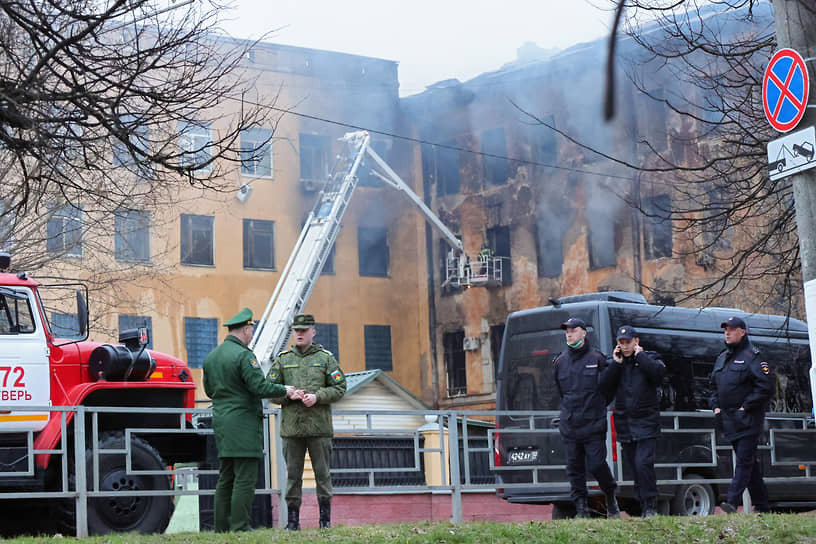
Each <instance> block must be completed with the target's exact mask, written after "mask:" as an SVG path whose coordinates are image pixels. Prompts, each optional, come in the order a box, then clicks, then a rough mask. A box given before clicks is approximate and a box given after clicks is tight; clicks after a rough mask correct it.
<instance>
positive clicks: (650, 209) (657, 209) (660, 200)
mask: <svg viewBox="0 0 816 544" xmlns="http://www.w3.org/2000/svg"><path fill="white" fill-rule="evenodd" d="M670 210H671V197H669V195H655V196H653V197H651V198H648V199H646V200H645V201H644V203H643V212H644V213H645V217H644V218H643V250H644V251H643V252H644V256H645V257H646V259H648V260H653V259H659V258H661V257H671V256H672V222H671V219H670V218H669V217H670V215H669V213H670Z"/></svg>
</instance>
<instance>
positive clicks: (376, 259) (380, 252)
mask: <svg viewBox="0 0 816 544" xmlns="http://www.w3.org/2000/svg"><path fill="white" fill-rule="evenodd" d="M357 254H358V258H359V269H360V275H361V276H387V275H388V229H384V228H379V227H360V228H358V229H357Z"/></svg>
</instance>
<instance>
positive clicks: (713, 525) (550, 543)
mask: <svg viewBox="0 0 816 544" xmlns="http://www.w3.org/2000/svg"><path fill="white" fill-rule="evenodd" d="M337 521H338V522H341V520H337ZM55 540H56V539H55V538H54V537H53V536H48V537H21V538H17V539H13V540H8V541H6V542H8V543H10V544H23V543H25V544H45V543H53V542H55ZM56 541H58V542H61V543H64V544H69V543H74V542H82V543H83V544H235V543H241V544H244V543H245V544H255V543H257V544H268V543H270V542H274V543H279V542H281V543H303V544H306V543H308V544H316V543H337V544H345V543H357V542H366V543H367V542H388V543H405V544H425V543H444V544H482V543H518V544H533V543H547V544H576V543H583V542H590V543H598V544H652V543H664V542H665V543H677V544H697V543H701V544H709V543H717V544H731V543H734V544H742V543H746V544H747V543H768V544H791V543H804V544H816V515H813V514H799V515H796V514H773V515H762V516H758V515H744V514H736V515H731V516H726V515H717V516H710V517H707V518H681V517H664V516H658V517H657V518H652V519H649V520H643V519H640V518H635V519H619V520H605V519H589V520H559V521H536V522H529V523H492V522H469V523H460V524H452V523H426V522H423V523H415V524H408V523H403V524H399V525H369V526H364V527H344V526H342V525H340V526H337V527H334V528H332V529H330V530H328V531H321V530H319V529H305V530H303V531H299V532H297V533H289V532H286V531H282V530H280V529H264V530H258V531H253V532H250V533H232V534H215V533H194V532H182V533H175V534H165V535H136V534H120V535H111V536H104V537H93V538H87V539H76V538H69V537H62V538H59V539H58V540H56Z"/></svg>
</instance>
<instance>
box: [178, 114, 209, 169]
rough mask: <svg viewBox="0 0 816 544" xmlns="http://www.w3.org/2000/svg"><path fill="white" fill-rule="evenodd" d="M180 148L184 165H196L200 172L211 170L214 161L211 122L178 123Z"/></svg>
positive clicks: (180, 159)
mask: <svg viewBox="0 0 816 544" xmlns="http://www.w3.org/2000/svg"><path fill="white" fill-rule="evenodd" d="M178 131H179V150H180V152H181V157H180V158H179V163H180V164H181V165H182V166H196V167H197V170H198V171H200V172H211V171H212V163H210V162H209V161H210V160H211V159H212V147H213V141H212V128H211V126H210V124H209V123H188V122H181V123H179V124H178Z"/></svg>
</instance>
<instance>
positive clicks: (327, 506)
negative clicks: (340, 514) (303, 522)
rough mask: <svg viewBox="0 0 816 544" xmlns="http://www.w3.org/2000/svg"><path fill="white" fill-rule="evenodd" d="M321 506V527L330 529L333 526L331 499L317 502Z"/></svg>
mask: <svg viewBox="0 0 816 544" xmlns="http://www.w3.org/2000/svg"><path fill="white" fill-rule="evenodd" d="M317 506H318V507H319V508H320V528H321V529H328V528H330V527H331V499H328V500H322V501H318V502H317Z"/></svg>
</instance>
